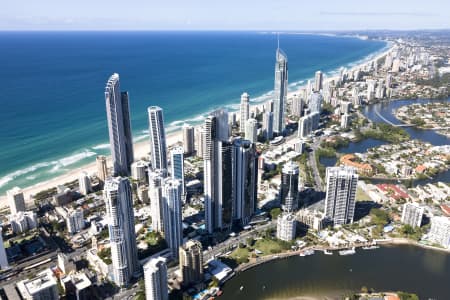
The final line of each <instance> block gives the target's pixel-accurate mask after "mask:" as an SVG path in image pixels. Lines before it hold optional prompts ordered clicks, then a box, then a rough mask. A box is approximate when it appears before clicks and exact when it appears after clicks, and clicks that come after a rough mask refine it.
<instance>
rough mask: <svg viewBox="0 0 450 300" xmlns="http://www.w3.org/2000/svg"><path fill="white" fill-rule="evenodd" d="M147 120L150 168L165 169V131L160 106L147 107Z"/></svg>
mask: <svg viewBox="0 0 450 300" xmlns="http://www.w3.org/2000/svg"><path fill="white" fill-rule="evenodd" d="M148 122H149V131H150V151H151V161H152V169H154V170H155V169H159V170H167V154H166V151H167V148H166V133H165V130H164V118H163V110H162V108H161V107H158V106H150V107H149V108H148Z"/></svg>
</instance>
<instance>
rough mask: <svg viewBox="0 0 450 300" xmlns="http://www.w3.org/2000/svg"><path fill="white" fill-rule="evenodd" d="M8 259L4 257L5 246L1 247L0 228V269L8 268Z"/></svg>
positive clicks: (0, 235) (0, 233)
mask: <svg viewBox="0 0 450 300" xmlns="http://www.w3.org/2000/svg"><path fill="white" fill-rule="evenodd" d="M8 267H9V265H8V257H7V256H6V251H5V246H4V245H3V236H2V229H1V228H0V269H2V270H4V269H6V268H8Z"/></svg>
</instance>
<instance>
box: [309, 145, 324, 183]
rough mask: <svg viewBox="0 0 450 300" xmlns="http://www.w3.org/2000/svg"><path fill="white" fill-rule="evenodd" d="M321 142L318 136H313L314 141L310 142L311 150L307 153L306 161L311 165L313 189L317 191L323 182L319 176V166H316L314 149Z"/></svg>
mask: <svg viewBox="0 0 450 300" xmlns="http://www.w3.org/2000/svg"><path fill="white" fill-rule="evenodd" d="M320 142H321V138H320V137H316V138H314V142H313V143H312V144H311V152H309V153H308V161H309V165H310V166H311V169H312V172H313V177H314V182H315V190H316V191H318V192H322V191H323V182H322V177H320V172H319V168H318V167H317V162H316V150H317V148H319V146H320Z"/></svg>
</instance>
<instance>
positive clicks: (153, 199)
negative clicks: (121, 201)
mask: <svg viewBox="0 0 450 300" xmlns="http://www.w3.org/2000/svg"><path fill="white" fill-rule="evenodd" d="M163 180H164V172H163V171H162V170H154V171H149V173H148V196H149V198H150V215H151V217H152V229H153V230H155V231H156V232H160V233H164V200H163V198H162V184H163Z"/></svg>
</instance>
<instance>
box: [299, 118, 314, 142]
mask: <svg viewBox="0 0 450 300" xmlns="http://www.w3.org/2000/svg"><path fill="white" fill-rule="evenodd" d="M311 133H312V118H311V115H309V114H308V115H306V116H303V117H301V118H300V120H299V121H298V135H297V136H298V137H299V138H302V139H306V138H307V137H308V136H309V135H310V134H311Z"/></svg>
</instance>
